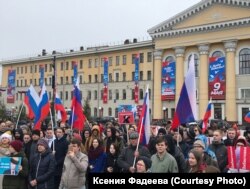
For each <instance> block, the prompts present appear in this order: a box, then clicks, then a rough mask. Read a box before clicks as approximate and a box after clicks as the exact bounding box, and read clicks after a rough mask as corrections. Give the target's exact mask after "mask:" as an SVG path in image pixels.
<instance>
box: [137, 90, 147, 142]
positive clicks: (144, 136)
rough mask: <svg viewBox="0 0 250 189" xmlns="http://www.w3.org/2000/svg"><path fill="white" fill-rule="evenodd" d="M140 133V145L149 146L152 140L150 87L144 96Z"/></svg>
mask: <svg viewBox="0 0 250 189" xmlns="http://www.w3.org/2000/svg"><path fill="white" fill-rule="evenodd" d="M138 133H139V138H140V143H141V144H143V145H147V144H148V142H149V138H150V117H149V92H148V86H147V89H146V93H145V96H144V101H143V106H142V114H141V117H140V121H139V126H138Z"/></svg>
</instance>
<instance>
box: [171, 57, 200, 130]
mask: <svg viewBox="0 0 250 189" xmlns="http://www.w3.org/2000/svg"><path fill="white" fill-rule="evenodd" d="M195 120H196V83H195V67H194V55H192V57H191V59H190V62H189V69H188V72H187V75H186V78H185V81H184V83H183V85H182V88H181V92H180V98H179V100H178V103H177V106H176V110H175V113H174V118H173V123H172V127H171V129H175V128H177V127H178V126H179V125H180V124H182V123H183V124H184V123H188V122H194V121H195Z"/></svg>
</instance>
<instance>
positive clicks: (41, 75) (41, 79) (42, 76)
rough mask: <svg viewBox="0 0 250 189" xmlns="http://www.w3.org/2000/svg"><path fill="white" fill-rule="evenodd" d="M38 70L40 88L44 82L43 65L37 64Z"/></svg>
mask: <svg viewBox="0 0 250 189" xmlns="http://www.w3.org/2000/svg"><path fill="white" fill-rule="evenodd" d="M39 72H40V79H39V86H40V88H42V87H43V83H44V65H39Z"/></svg>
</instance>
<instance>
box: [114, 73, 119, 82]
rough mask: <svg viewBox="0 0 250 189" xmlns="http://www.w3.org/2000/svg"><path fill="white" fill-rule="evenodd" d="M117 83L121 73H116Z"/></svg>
mask: <svg viewBox="0 0 250 189" xmlns="http://www.w3.org/2000/svg"><path fill="white" fill-rule="evenodd" d="M115 81H116V82H118V81H119V73H115Z"/></svg>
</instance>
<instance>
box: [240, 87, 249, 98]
mask: <svg viewBox="0 0 250 189" xmlns="http://www.w3.org/2000/svg"><path fill="white" fill-rule="evenodd" d="M240 92H241V99H250V89H240Z"/></svg>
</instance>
